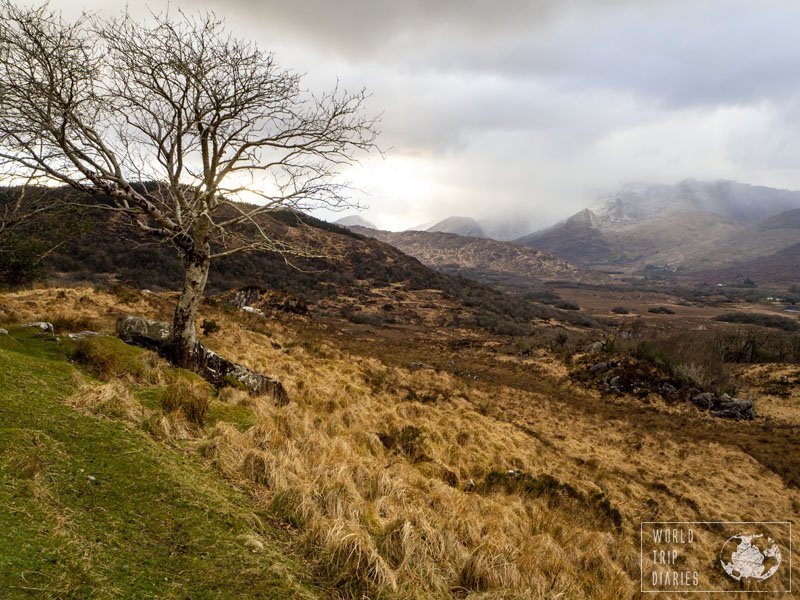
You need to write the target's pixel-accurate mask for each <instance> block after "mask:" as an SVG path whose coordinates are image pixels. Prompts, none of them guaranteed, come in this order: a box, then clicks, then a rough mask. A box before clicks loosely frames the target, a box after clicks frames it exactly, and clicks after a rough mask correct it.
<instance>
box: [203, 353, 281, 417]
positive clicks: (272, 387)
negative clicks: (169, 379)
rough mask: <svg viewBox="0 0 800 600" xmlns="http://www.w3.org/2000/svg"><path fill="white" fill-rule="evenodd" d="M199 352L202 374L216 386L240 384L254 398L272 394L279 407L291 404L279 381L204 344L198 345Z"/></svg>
mask: <svg viewBox="0 0 800 600" xmlns="http://www.w3.org/2000/svg"><path fill="white" fill-rule="evenodd" d="M197 351H198V354H199V358H198V367H199V372H200V374H201V375H203V377H205V378H206V379H207V380H208V381H210V382H211V383H212V384H214V385H215V386H217V387H225V386H229V385H234V386H235V385H238V384H240V385H242V386H243V387H244V388H246V389H247V391H248V392H249V393H250V394H252V395H253V396H263V395H264V394H271V395H272V399H273V401H274V402H275V404H277V405H278V406H286V405H287V404H289V395H288V394H287V393H286V390H285V389H284V388H283V385H282V384H281V382H280V381H278V380H277V379H273V378H272V377H267V376H266V375H262V374H261V373H256V372H255V371H251V370H250V369H248V368H247V367H243V366H242V365H237V364H236V363H234V362H232V361H230V360H228V359H226V358H222V357H221V356H220V355H219V354H217V353H216V352H213V351H211V350H209V349H208V348H206V347H205V346H203V345H202V344H197Z"/></svg>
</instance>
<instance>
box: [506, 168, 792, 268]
mask: <svg viewBox="0 0 800 600" xmlns="http://www.w3.org/2000/svg"><path fill="white" fill-rule="evenodd" d="M517 241H518V242H519V243H521V244H525V245H529V246H534V247H537V248H540V249H543V250H546V251H548V252H551V253H553V254H555V255H557V256H560V257H562V258H564V259H566V260H569V261H570V262H574V263H576V264H578V265H583V266H598V265H606V266H611V267H615V268H616V267H619V268H624V269H627V270H631V271H636V270H639V269H643V268H644V267H645V266H646V265H648V264H649V265H668V266H669V267H670V268H674V269H676V270H678V271H685V272H692V271H700V270H702V271H706V272H708V273H709V274H710V273H711V272H713V271H714V270H715V269H721V268H725V269H728V268H734V267H735V265H736V264H739V263H742V264H743V263H747V262H752V261H754V260H757V259H760V258H763V257H766V256H769V255H773V254H775V255H776V257H775V260H776V261H778V262H779V263H780V262H781V261H782V260H783V258H782V257H784V256H785V255H784V254H780V252H781V251H782V250H784V249H786V248H789V247H790V246H792V245H793V244H796V243H798V242H800V192H794V191H789V190H780V189H774V188H768V187H763V186H751V185H747V184H741V183H736V182H733V181H714V182H701V181H697V180H693V179H687V180H685V181H682V182H680V183H678V184H676V185H643V184H627V185H624V186H622V187H621V188H620V189H618V190H617V191H616V192H614V193H613V194H609V195H607V196H604V197H603V198H601V199H600V201H599V203H598V204H597V205H596V206H595V207H592V208H587V209H584V210H582V211H580V212H578V213H576V214H575V215H573V216H572V217H570V218H569V219H567V220H566V221H563V222H562V223H559V224H557V225H555V226H553V227H550V228H548V229H545V230H542V231H537V232H535V233H532V234H529V235H526V236H524V237H522V238H519V239H518V240H517ZM789 268H790V267H789V264H788V263H787V265H786V266H785V268H784V267H782V266H781V264H777V265H774V266H773V268H772V269H771V271H772V272H773V273H778V272H782V271H786V270H787V269H789ZM734 270H735V268H734ZM787 275H788V273H787Z"/></svg>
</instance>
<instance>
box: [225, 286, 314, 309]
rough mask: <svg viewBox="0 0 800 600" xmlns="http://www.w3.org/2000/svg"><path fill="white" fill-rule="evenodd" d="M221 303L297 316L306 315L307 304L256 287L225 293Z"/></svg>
mask: <svg viewBox="0 0 800 600" xmlns="http://www.w3.org/2000/svg"><path fill="white" fill-rule="evenodd" d="M222 303H223V304H225V305H227V306H232V307H235V308H244V307H246V306H250V307H253V308H257V309H259V310H262V311H263V310H267V309H269V310H271V309H275V310H282V311H284V312H290V313H295V314H299V315H304V314H306V313H308V304H307V303H306V301H305V300H302V299H301V298H297V297H295V296H292V295H290V294H286V293H284V292H278V291H274V290H265V289H264V288H261V287H257V286H249V287H243V288H240V289H238V290H234V291H231V292H227V293H226V294H224V295H223V296H222Z"/></svg>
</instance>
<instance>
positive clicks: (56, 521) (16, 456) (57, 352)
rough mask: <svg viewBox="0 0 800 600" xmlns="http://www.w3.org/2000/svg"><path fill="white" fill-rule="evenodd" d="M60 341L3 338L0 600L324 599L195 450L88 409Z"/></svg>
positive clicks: (17, 335)
mask: <svg viewBox="0 0 800 600" xmlns="http://www.w3.org/2000/svg"><path fill="white" fill-rule="evenodd" d="M74 369H75V368H74V367H73V366H72V365H71V364H69V362H68V361H67V360H66V358H65V355H64V353H63V351H62V350H61V349H60V344H59V343H57V342H55V341H51V340H46V339H42V338H37V337H36V336H34V335H32V334H31V333H29V332H27V331H26V330H18V331H12V334H11V335H8V336H6V335H3V336H0V596H1V597H2V598H16V597H36V598H48V597H51V598H73V597H74V598H90V597H92V598H133V597H135V598H313V597H317V596H319V595H320V594H319V592H318V590H316V589H315V588H314V587H313V586H311V585H309V584H308V580H309V577H308V574H307V572H306V570H305V565H303V564H302V563H300V562H298V561H296V560H294V559H291V558H288V557H287V555H286V554H285V553H284V551H285V548H283V546H284V543H283V542H281V541H280V538H279V537H278V535H279V534H277V533H276V532H275V531H273V530H272V528H270V527H269V526H268V525H265V520H264V519H262V518H259V516H258V515H257V514H255V513H254V512H253V509H252V506H250V505H248V501H247V499H246V498H245V496H244V495H243V494H241V493H239V492H237V491H235V490H234V489H232V488H231V487H230V486H229V485H227V484H226V483H225V482H224V481H223V480H222V479H221V478H220V477H219V476H218V475H216V474H215V473H214V472H212V471H211V469H209V468H206V467H205V466H204V465H203V464H202V463H201V462H200V461H199V459H197V458H196V457H195V456H193V455H190V454H188V453H181V452H179V451H176V450H173V449H170V448H168V447H166V446H164V445H163V444H160V443H158V442H156V441H154V440H153V439H152V438H151V437H150V436H149V435H147V434H146V433H144V432H142V431H138V430H135V429H132V428H126V427H125V426H123V425H121V424H120V423H117V422H112V421H109V420H104V419H99V418H96V417H93V416H89V415H85V414H83V413H81V412H79V411H77V410H74V409H72V408H70V407H68V406H66V405H65V404H64V403H63V402H62V400H63V399H64V398H65V397H66V396H68V395H69V394H70V393H72V392H73V391H74V390H75V388H76V384H75V377H74Z"/></svg>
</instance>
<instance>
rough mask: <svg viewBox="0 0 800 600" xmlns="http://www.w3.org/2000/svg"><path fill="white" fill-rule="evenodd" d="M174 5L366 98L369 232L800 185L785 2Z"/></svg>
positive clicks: (346, 0)
mask: <svg viewBox="0 0 800 600" xmlns="http://www.w3.org/2000/svg"><path fill="white" fill-rule="evenodd" d="M62 1H63V6H64V10H68V8H69V7H72V9H74V7H77V6H79V5H84V4H87V3H88V6H87V8H90V9H92V8H102V9H103V10H109V8H108V3H107V2H103V1H102V0H83V1H81V0H74V1H71V0H62ZM176 3H177V4H176ZM92 4H94V6H93V5H92ZM61 6H62V3H61V2H59V7H61ZM151 6H152V7H153V8H154V9H155V10H158V9H159V7H161V6H165V2H161V0H151ZM176 6H180V7H181V8H183V9H186V10H194V9H213V10H215V12H217V14H219V15H220V16H222V17H224V18H226V19H227V20H228V21H229V23H230V25H231V27H233V28H234V29H235V30H236V31H237V32H238V33H240V34H241V35H244V36H247V37H251V38H254V39H256V40H257V41H258V42H259V43H260V44H261V45H262V46H263V47H265V48H267V49H271V50H275V51H276V53H277V58H278V60H279V62H280V63H281V64H283V65H285V66H287V67H290V68H294V69H297V70H299V71H301V72H307V77H306V80H305V82H306V85H307V86H308V87H309V88H310V89H327V88H329V87H330V86H331V84H333V83H334V82H335V81H336V79H337V77H338V78H339V79H340V80H341V81H342V83H343V85H344V86H345V87H348V88H355V87H361V86H362V85H363V86H366V87H367V88H368V90H370V91H371V92H372V94H373V97H372V98H371V102H370V104H371V106H372V108H373V110H374V111H382V112H383V114H384V117H383V131H384V133H383V136H382V139H381V143H382V145H383V146H384V147H387V148H390V150H389V152H388V153H387V159H386V165H387V166H386V168H385V169H383V170H382V171H381V176H380V177H377V179H376V178H373V179H370V185H371V186H372V190H371V191H372V194H371V196H370V197H369V198H368V199H367V201H368V202H369V204H370V205H371V209H370V212H369V216H370V218H371V219H373V220H375V221H376V222H378V223H379V224H380V225H383V226H390V225H391V224H392V223H395V224H396V225H397V226H400V225H413V224H416V223H420V222H425V221H428V220H432V219H435V218H442V217H446V216H448V215H449V214H466V215H473V216H485V213H487V212H494V213H497V212H501V213H504V214H509V215H516V217H517V218H520V219H522V218H524V217H530V218H531V219H532V221H533V222H535V223H537V224H540V225H542V224H547V223H551V222H553V221H554V220H557V219H558V218H562V217H565V216H567V215H568V214H569V213H570V212H572V211H574V210H577V209H579V208H582V206H583V205H584V204H585V203H587V202H590V201H591V200H592V196H593V195H594V194H596V193H598V192H600V191H604V190H606V189H607V188H608V187H613V186H614V185H617V184H620V183H623V182H624V181H626V180H651V181H656V182H664V183H671V182H675V181H678V180H680V179H683V178H685V177H687V176H694V177H697V178H699V179H710V178H717V177H725V178H730V179H737V180H740V181H750V182H754V183H760V184H767V185H776V186H782V187H794V188H800V171H798V170H797V169H796V168H795V165H796V164H797V163H798V161H800V153H798V151H796V150H795V149H794V148H795V146H796V144H795V143H794V140H796V139H797V137H798V135H800V121H799V120H798V118H797V117H796V115H797V114H800V100H799V99H800V78H798V77H796V73H798V72H800V36H798V35H797V34H796V32H795V31H794V30H795V28H796V24H797V23H798V22H799V19H800V6H798V5H797V3H795V2H792V1H790V0H770V1H768V2H764V1H760V0H540V1H534V0H530V1H525V0H504V1H503V0H426V1H423V0H408V1H401V0H363V1H358V0H294V1H278V0H266V1H256V0H226V1H225V2H222V1H221V0H173V8H175V7H176ZM132 10H139V9H138V7H132ZM143 14H146V13H143ZM396 164H399V165H400V166H398V167H397V172H398V173H400V175H395V176H392V169H393V168H394V167H393V165H396ZM409 165H412V166H409ZM417 167H419V168H417ZM422 167H424V168H422ZM352 175H353V176H354V177H353V178H354V179H356V180H358V179H359V176H358V173H356V172H354V173H353V174H352ZM393 177H394V178H393ZM409 178H415V179H418V181H415V182H413V183H414V185H413V186H412V185H406V184H408V183H409V182H407V181H405V180H407V179H409ZM384 179H385V180H384ZM403 186H405V187H403ZM406 189H408V190H411V191H409V192H408V193H407V194H406V195H405V196H403V193H405V192H403V190H406Z"/></svg>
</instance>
